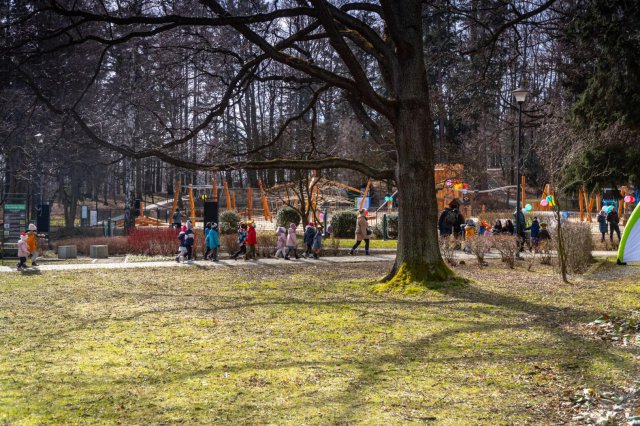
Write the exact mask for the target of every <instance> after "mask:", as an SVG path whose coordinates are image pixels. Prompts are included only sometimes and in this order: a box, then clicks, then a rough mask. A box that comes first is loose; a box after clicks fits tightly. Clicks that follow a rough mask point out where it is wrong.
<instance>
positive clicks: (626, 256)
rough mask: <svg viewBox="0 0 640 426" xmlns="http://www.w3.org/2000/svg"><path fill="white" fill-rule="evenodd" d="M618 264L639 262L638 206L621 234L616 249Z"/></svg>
mask: <svg viewBox="0 0 640 426" xmlns="http://www.w3.org/2000/svg"><path fill="white" fill-rule="evenodd" d="M620 262H623V263H626V262H640V204H638V205H636V207H635V209H633V212H632V213H631V216H629V220H628V221H627V224H626V226H625V227H624V231H623V232H622V238H621V239H620V246H619V247H618V263H620Z"/></svg>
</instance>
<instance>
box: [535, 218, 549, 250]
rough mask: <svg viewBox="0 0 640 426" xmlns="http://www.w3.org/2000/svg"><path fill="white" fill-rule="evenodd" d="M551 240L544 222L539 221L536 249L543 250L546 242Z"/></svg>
mask: <svg viewBox="0 0 640 426" xmlns="http://www.w3.org/2000/svg"><path fill="white" fill-rule="evenodd" d="M549 241H551V234H550V233H549V230H548V229H547V224H546V222H540V232H538V250H537V251H540V250H545V249H546V248H547V244H548V242H549Z"/></svg>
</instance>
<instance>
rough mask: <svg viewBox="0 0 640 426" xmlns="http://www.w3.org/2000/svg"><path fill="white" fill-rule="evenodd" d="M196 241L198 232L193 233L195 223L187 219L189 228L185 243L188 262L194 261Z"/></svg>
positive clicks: (185, 234)
mask: <svg viewBox="0 0 640 426" xmlns="http://www.w3.org/2000/svg"><path fill="white" fill-rule="evenodd" d="M195 242H196V234H194V233H193V224H192V223H191V221H190V220H188V221H187V230H186V231H185V232H184V245H185V247H187V263H193V246H194V244H195Z"/></svg>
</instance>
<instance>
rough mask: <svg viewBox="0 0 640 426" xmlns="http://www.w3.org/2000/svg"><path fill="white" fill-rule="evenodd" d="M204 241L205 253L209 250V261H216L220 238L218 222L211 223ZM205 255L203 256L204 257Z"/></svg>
mask: <svg viewBox="0 0 640 426" xmlns="http://www.w3.org/2000/svg"><path fill="white" fill-rule="evenodd" d="M205 243H206V245H207V253H209V252H211V261H212V262H217V261H218V247H220V238H219V237H218V224H217V223H215V222H214V223H212V224H211V228H210V229H209V232H207V236H206V237H205ZM206 258H207V257H206V256H205V259H206Z"/></svg>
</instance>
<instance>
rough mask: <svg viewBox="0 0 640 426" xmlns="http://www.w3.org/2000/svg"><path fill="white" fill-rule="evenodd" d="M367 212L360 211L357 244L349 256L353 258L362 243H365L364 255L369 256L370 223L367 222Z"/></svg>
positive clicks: (357, 220)
mask: <svg viewBox="0 0 640 426" xmlns="http://www.w3.org/2000/svg"><path fill="white" fill-rule="evenodd" d="M366 213H367V211H366V210H365V209H362V210H360V214H359V215H358V218H357V219H356V243H355V244H354V245H353V247H352V248H351V250H350V251H349V254H350V255H352V256H353V253H355V251H356V249H357V248H358V246H359V245H360V243H361V242H362V241H364V254H366V255H368V254H369V237H370V234H369V223H368V222H367V215H366Z"/></svg>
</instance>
